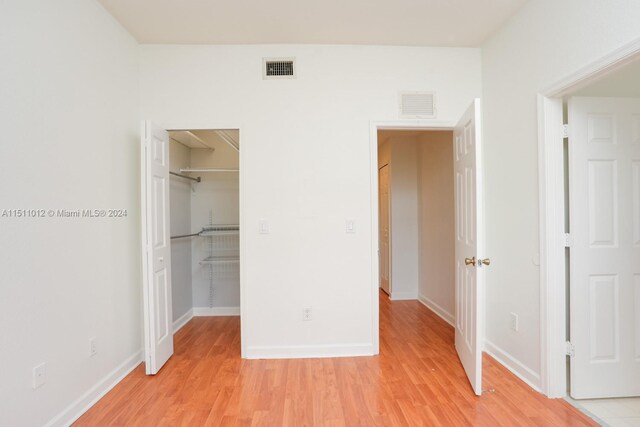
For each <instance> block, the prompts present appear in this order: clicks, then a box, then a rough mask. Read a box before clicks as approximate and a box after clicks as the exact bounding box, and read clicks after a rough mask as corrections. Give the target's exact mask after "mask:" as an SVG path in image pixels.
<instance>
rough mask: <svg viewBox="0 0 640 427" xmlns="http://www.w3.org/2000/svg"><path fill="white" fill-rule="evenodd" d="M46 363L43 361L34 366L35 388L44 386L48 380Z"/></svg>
mask: <svg viewBox="0 0 640 427" xmlns="http://www.w3.org/2000/svg"><path fill="white" fill-rule="evenodd" d="M46 367H47V365H46V363H41V364H39V365H38V366H36V367H34V368H33V388H34V389H36V388H38V387H42V386H43V385H44V383H45V380H46V374H47V370H46Z"/></svg>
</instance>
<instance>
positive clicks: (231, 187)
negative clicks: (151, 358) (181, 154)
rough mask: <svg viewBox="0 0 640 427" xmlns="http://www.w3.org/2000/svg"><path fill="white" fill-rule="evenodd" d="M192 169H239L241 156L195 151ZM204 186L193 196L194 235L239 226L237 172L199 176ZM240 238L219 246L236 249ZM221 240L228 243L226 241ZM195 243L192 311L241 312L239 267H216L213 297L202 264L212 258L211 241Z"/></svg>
mask: <svg viewBox="0 0 640 427" xmlns="http://www.w3.org/2000/svg"><path fill="white" fill-rule="evenodd" d="M191 167H192V168H194V169H197V168H200V167H203V168H204V167H207V168H236V169H237V168H238V153H237V152H235V151H234V150H233V149H232V148H230V147H228V146H226V147H225V146H220V147H218V148H216V150H215V151H213V152H212V151H210V150H203V149H192V150H191ZM193 175H198V176H200V177H201V178H202V182H200V183H198V184H196V188H197V190H196V191H195V192H194V193H193V194H192V196H191V223H192V225H193V227H192V228H193V229H194V231H199V230H200V229H201V228H202V227H204V226H206V225H208V224H209V221H212V224H239V222H240V181H239V174H238V173H237V172H209V173H197V174H193ZM233 238H235V239H236V242H237V236H221V237H218V238H217V239H220V240H218V242H219V243H221V244H222V245H224V244H231V245H233V244H234V243H233V241H232V240H233ZM222 239H225V240H224V241H223V240H222ZM192 240H193V248H192V249H193V252H192V254H193V256H192V268H193V270H192V271H193V274H192V276H193V307H194V308H201V309H202V310H200V312H201V313H203V312H204V313H206V312H207V310H206V309H207V308H211V307H214V308H222V307H224V308H229V309H230V310H231V311H226V312H225V313H221V312H216V311H215V310H213V311H211V314H229V313H231V312H233V310H235V309H237V310H239V308H240V286H239V283H240V282H239V281H240V279H239V268H238V267H239V264H238V263H223V264H218V265H216V268H215V270H214V272H213V274H214V278H213V279H214V282H215V286H214V289H213V293H212V294H211V293H210V282H211V276H210V275H211V270H210V267H209V266H208V265H201V264H200V261H202V260H203V259H204V258H206V257H207V256H209V251H210V248H209V245H210V238H208V237H198V238H194V239H192Z"/></svg>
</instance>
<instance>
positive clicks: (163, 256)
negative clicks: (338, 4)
mask: <svg viewBox="0 0 640 427" xmlns="http://www.w3.org/2000/svg"><path fill="white" fill-rule="evenodd" d="M142 131H143V132H142V150H141V153H142V156H141V157H142V179H141V181H142V259H143V269H142V270H143V288H144V321H145V328H144V330H145V370H146V373H147V375H152V374H156V373H157V372H158V371H159V370H160V368H162V366H163V365H164V364H165V362H166V361H167V360H168V359H169V357H171V355H172V354H173V323H172V319H173V314H172V304H171V247H170V245H169V241H170V240H169V233H170V230H169V159H168V153H169V151H168V150H169V136H168V134H167V132H166V131H165V130H164V129H159V128H157V127H154V126H153V125H152V124H151V123H150V122H145V123H144V124H143V129H142Z"/></svg>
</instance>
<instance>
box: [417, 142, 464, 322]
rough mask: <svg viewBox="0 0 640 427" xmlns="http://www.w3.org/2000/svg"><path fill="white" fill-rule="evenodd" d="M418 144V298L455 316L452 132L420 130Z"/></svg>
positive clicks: (450, 318)
mask: <svg viewBox="0 0 640 427" xmlns="http://www.w3.org/2000/svg"><path fill="white" fill-rule="evenodd" d="M417 146H418V155H417V159H418V170H419V177H418V193H419V194H420V198H419V209H418V211H419V230H420V233H419V236H420V242H419V244H420V252H419V253H420V258H419V261H418V265H419V266H420V271H419V274H420V285H419V296H418V298H419V299H420V300H421V301H422V302H424V303H425V304H426V305H427V306H428V307H429V308H430V309H432V310H433V311H435V312H436V313H438V315H440V317H442V318H444V319H445V320H447V321H448V322H449V323H451V324H453V323H454V320H455V262H454V260H455V219H454V215H455V212H454V211H455V206H454V188H453V132H450V131H448V132H444V131H442V132H436V131H434V132H421V133H420V134H419V135H418V136H417Z"/></svg>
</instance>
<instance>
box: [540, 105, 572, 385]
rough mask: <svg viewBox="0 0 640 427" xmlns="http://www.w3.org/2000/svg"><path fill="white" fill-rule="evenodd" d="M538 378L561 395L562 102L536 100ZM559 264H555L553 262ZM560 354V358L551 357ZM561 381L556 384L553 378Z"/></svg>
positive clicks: (563, 365)
mask: <svg viewBox="0 0 640 427" xmlns="http://www.w3.org/2000/svg"><path fill="white" fill-rule="evenodd" d="M538 112H539V126H538V138H539V144H538V159H539V160H538V169H539V171H538V178H539V184H538V185H539V191H540V197H539V199H540V259H541V261H542V262H541V263H540V331H541V339H540V352H541V356H540V361H541V364H540V375H541V379H542V381H541V386H542V390H544V392H545V394H546V395H547V396H549V397H562V396H565V395H566V388H567V387H566V380H565V378H566V376H567V366H566V361H565V358H564V352H565V349H564V345H565V342H566V340H567V338H566V329H565V324H566V317H565V314H566V313H565V312H566V307H565V304H566V301H565V300H566V293H565V281H566V275H565V269H566V267H565V247H564V242H563V238H564V233H565V219H564V218H565V209H564V161H563V158H564V148H563V135H562V99H559V98H558V99H550V98H545V97H542V96H539V97H538ZM558 260H559V261H560V262H557V261H558ZM558 353H562V354H563V356H562V357H556V356H555V355H556V354H558ZM560 378H562V380H561V381H560V380H559V379H560Z"/></svg>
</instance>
